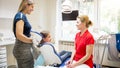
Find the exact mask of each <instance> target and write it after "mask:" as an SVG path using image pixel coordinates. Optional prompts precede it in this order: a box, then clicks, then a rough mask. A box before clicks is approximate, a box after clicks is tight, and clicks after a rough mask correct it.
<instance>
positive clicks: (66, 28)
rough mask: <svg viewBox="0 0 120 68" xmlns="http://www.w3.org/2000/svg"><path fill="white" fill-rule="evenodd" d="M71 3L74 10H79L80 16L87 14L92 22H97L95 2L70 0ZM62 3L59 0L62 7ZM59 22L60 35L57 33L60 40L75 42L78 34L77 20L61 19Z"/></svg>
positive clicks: (91, 0) (90, 0)
mask: <svg viewBox="0 0 120 68" xmlns="http://www.w3.org/2000/svg"><path fill="white" fill-rule="evenodd" d="M60 1H61V2H60ZM70 1H72V5H73V10H79V13H78V14H87V15H88V16H89V17H90V20H91V21H92V22H95V20H94V19H95V18H94V16H95V15H94V12H95V9H94V1H93V0H88V1H84V0H70ZM62 2H63V1H62V0H59V6H61V3H62ZM60 9H61V8H60V7H59V8H58V9H57V10H60ZM59 12H60V13H61V11H59ZM60 13H59V15H62V13H61V14H60ZM59 15H58V16H59ZM59 17H60V16H59ZM61 17H62V16H61ZM60 20H61V21H60ZM58 22H59V23H57V24H59V26H60V27H59V28H57V30H58V29H60V30H59V33H57V34H59V36H60V37H59V39H60V40H61V39H62V40H68V41H71V40H72V41H73V40H74V37H75V34H76V32H77V29H76V20H67V21H63V20H62V19H59V21H58ZM57 36H58V35H57Z"/></svg>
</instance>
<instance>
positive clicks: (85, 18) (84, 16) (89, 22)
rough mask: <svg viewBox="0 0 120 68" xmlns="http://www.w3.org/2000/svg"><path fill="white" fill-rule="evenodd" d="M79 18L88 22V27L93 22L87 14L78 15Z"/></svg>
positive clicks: (83, 21)
mask: <svg viewBox="0 0 120 68" xmlns="http://www.w3.org/2000/svg"><path fill="white" fill-rule="evenodd" d="M77 18H78V19H80V21H81V22H82V23H86V27H87V28H88V27H89V26H91V25H92V24H93V23H92V22H91V20H89V17H88V16H87V15H81V16H78V17H77Z"/></svg>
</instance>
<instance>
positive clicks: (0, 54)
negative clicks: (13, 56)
mask: <svg viewBox="0 0 120 68" xmlns="http://www.w3.org/2000/svg"><path fill="white" fill-rule="evenodd" d="M6 55H7V54H6V47H5V46H0V68H1V67H2V68H3V67H4V68H5V67H7V56H6Z"/></svg>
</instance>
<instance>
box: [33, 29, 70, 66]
mask: <svg viewBox="0 0 120 68" xmlns="http://www.w3.org/2000/svg"><path fill="white" fill-rule="evenodd" d="M32 35H33V36H34V38H35V37H37V39H36V41H40V39H41V37H40V38H39V36H41V34H40V33H38V32H36V31H32ZM36 43H37V42H36ZM36 46H39V47H40V48H37V47H36ZM36 46H35V47H34V50H33V53H36V50H35V48H37V49H39V51H38V54H39V55H38V54H33V56H34V57H35V63H34V67H35V68H44V67H46V68H53V67H60V66H62V65H63V64H64V62H65V61H66V60H68V58H70V56H71V53H72V52H69V51H61V52H60V53H57V52H56V50H55V48H54V46H53V44H52V43H44V44H42V45H41V44H39V45H38V44H36ZM39 52H40V53H39ZM48 66H49V67H48Z"/></svg>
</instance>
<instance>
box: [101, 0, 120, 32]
mask: <svg viewBox="0 0 120 68" xmlns="http://www.w3.org/2000/svg"><path fill="white" fill-rule="evenodd" d="M119 26H120V4H119V2H118V0H100V29H101V30H102V31H104V32H107V33H109V34H111V33H118V32H120V27H119Z"/></svg>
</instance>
